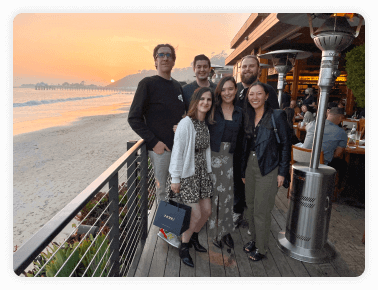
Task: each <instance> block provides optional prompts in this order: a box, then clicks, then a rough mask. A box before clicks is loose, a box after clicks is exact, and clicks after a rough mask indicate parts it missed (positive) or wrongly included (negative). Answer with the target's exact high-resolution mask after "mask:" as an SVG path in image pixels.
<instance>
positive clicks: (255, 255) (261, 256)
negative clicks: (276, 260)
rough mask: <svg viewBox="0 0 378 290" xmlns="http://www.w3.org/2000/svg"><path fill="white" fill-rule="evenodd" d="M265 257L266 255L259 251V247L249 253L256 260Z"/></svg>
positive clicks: (250, 257)
mask: <svg viewBox="0 0 378 290" xmlns="http://www.w3.org/2000/svg"><path fill="white" fill-rule="evenodd" d="M265 257H266V256H265V255H263V254H261V253H260V252H259V249H257V248H256V249H255V250H254V251H253V252H252V253H251V254H250V255H249V259H251V260H252V261H254V262H257V261H260V260H261V259H264V258H265Z"/></svg>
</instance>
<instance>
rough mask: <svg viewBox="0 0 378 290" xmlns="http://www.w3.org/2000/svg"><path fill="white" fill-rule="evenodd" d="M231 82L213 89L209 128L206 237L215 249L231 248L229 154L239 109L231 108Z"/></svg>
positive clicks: (238, 130)
mask: <svg viewBox="0 0 378 290" xmlns="http://www.w3.org/2000/svg"><path fill="white" fill-rule="evenodd" d="M236 92H237V87H236V82H235V79H234V78H233V77H231V76H226V77H224V78H222V79H221V80H220V81H219V83H218V85H217V87H216V89H215V100H216V106H215V113H214V120H215V123H214V124H210V125H209V131H210V146H211V167H212V172H213V173H212V178H213V184H214V196H213V197H212V201H211V216H210V219H209V234H210V236H212V237H213V244H214V245H215V246H217V247H219V248H221V247H222V246H223V243H224V244H226V245H227V246H228V247H230V248H233V247H234V242H233V239H232V236H231V232H232V231H233V230H234V224H233V219H232V216H233V205H234V178H233V177H234V175H233V153H234V151H235V148H236V145H237V143H238V142H237V140H239V141H240V139H241V136H242V133H243V131H242V118H243V114H242V109H241V108H239V107H236V106H234V103H235V96H236Z"/></svg>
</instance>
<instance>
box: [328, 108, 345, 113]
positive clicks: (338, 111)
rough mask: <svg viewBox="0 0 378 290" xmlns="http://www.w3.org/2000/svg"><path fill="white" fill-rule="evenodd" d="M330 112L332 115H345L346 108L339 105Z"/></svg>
mask: <svg viewBox="0 0 378 290" xmlns="http://www.w3.org/2000/svg"><path fill="white" fill-rule="evenodd" d="M328 114H331V115H344V109H343V108H339V107H332V108H331V109H330V110H329V112H328Z"/></svg>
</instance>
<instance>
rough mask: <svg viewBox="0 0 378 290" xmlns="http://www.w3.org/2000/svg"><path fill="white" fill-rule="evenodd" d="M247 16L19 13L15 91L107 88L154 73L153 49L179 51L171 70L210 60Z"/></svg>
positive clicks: (15, 25)
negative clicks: (41, 86) (201, 57)
mask: <svg viewBox="0 0 378 290" xmlns="http://www.w3.org/2000/svg"><path fill="white" fill-rule="evenodd" d="M249 15H250V13H244V14H242V13H214V14H209V13H149V14H147V13H101V14H100V13H36V14H33V13H24V14H23V13H21V14H18V15H16V17H15V18H14V21H13V80H14V83H13V85H14V86H19V85H21V84H28V83H32V84H34V83H37V82H41V81H43V82H45V83H48V84H58V83H60V84H61V83H63V82H65V81H67V82H69V83H72V82H81V81H85V83H86V84H97V85H107V84H109V83H110V82H111V80H112V79H114V80H115V81H117V80H119V79H121V78H123V77H125V76H126V75H128V74H134V73H138V71H139V70H143V69H155V67H154V62H153V58H152V51H153V48H154V47H155V46H156V45H157V44H159V43H170V44H172V45H173V46H174V47H176V48H177V51H176V53H177V59H176V65H175V68H183V67H188V66H190V63H191V62H192V61H193V58H194V56H195V55H197V54H200V53H204V54H206V55H207V56H209V57H211V56H212V55H213V54H218V53H220V52H221V51H222V50H225V51H226V52H227V53H230V52H231V51H232V50H231V49H230V42H231V40H232V38H233V37H234V36H235V34H236V33H237V32H238V31H239V29H240V28H241V27H242V25H243V24H244V23H245V21H246V20H247V19H248V17H249Z"/></svg>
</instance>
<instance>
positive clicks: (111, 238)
mask: <svg viewBox="0 0 378 290" xmlns="http://www.w3.org/2000/svg"><path fill="white" fill-rule="evenodd" d="M127 149H128V150H127V152H126V153H125V154H124V155H123V156H122V157H121V158H119V159H118V160H117V161H116V162H115V163H113V164H112V165H111V166H110V167H109V168H108V169H107V170H106V171H105V172H103V173H102V174H101V175H100V176H99V177H98V178H97V179H96V180H94V181H93V182H92V183H91V184H90V185H89V186H88V187H87V188H86V189H84V190H83V191H82V192H81V193H80V194H79V195H78V196H76V197H75V198H74V199H73V200H72V201H71V202H70V203H69V204H67V205H66V206H65V207H64V208H63V209H62V210H61V211H60V212H59V213H58V214H56V215H55V216H54V217H53V218H52V219H51V220H50V221H48V222H47V223H46V224H45V225H44V226H43V227H42V228H41V229H40V230H39V231H38V232H37V233H36V234H35V235H34V236H32V237H31V238H30V239H29V240H28V241H27V242H25V243H24V244H23V245H22V246H21V247H20V248H18V249H17V251H16V252H15V253H14V254H13V270H14V272H15V273H16V274H17V275H26V276H34V277H36V276H45V277H46V276H47V277H56V276H58V277H72V276H75V277H84V276H85V277H87V276H95V277H98V276H111V277H121V276H127V275H130V273H129V271H132V269H133V265H135V264H136V263H137V261H138V260H139V258H140V253H141V251H142V249H143V246H144V243H145V241H146V238H147V234H148V226H149V225H148V213H149V210H150V209H151V208H152V206H153V204H154V200H155V192H156V189H155V182H154V173H153V169H152V166H150V164H149V160H148V154H147V149H146V145H145V142H144V141H143V140H139V141H138V142H136V141H134V142H127ZM88 170H90V168H88ZM122 180H125V182H122ZM104 188H105V189H107V190H105V192H103V191H101V190H104ZM74 218H75V222H74V225H73V226H74V228H73V229H72V232H71V233H70V234H69V235H68V236H66V238H64V242H61V243H58V242H56V241H55V240H56V239H57V236H58V235H59V234H60V233H61V232H62V230H63V229H64V228H67V225H70V224H71V223H73V219H74ZM76 221H77V224H76ZM60 235H61V234H60ZM130 269H131V270H130ZM134 271H135V269H134ZM131 275H132V273H131Z"/></svg>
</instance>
